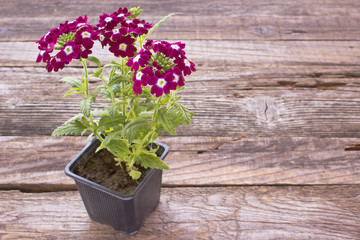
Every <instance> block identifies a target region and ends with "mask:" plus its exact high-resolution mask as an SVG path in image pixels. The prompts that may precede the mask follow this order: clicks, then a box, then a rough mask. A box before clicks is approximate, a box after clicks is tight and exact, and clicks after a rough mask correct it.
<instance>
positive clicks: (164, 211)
mask: <svg viewBox="0 0 360 240" xmlns="http://www.w3.org/2000/svg"><path fill="white" fill-rule="evenodd" d="M359 197H360V186H359V185H342V186H308V187H297V186H291V187H290V186H288V187H229V188H213V187H212V188H163V189H162V193H161V198H160V204H159V206H158V208H157V209H156V210H155V211H154V212H153V213H152V214H151V215H150V216H149V218H148V219H147V220H146V221H145V223H144V226H143V227H142V228H141V229H140V231H139V233H138V234H136V235H134V236H131V237H129V239H211V238H212V239H264V236H266V239H326V240H335V239H336V240H337V239H344V240H345V239H358V238H360V230H359V224H360V217H359V216H360V210H359V208H358V201H359ZM185 199H186V200H185ZM0 203H1V204H0V213H1V215H2V218H1V219H0V232H1V233H2V236H1V237H2V238H1V239H2V240H7V239H19V238H31V239H34V238H42V239H47V238H52V237H54V236H56V237H57V238H61V239H69V238H76V239H99V238H102V239H104V238H106V239H122V238H125V237H126V236H125V235H123V234H121V233H117V232H116V231H114V230H113V229H112V228H111V227H108V226H105V225H101V224H98V223H95V222H92V221H91V220H90V219H89V217H88V216H87V213H86V210H85V208H84V206H83V203H82V201H81V198H80V196H79V195H78V193H77V192H58V193H56V192H54V193H37V194H29V193H21V192H18V191H9V192H1V194H0ZM44 213H46V214H44Z"/></svg>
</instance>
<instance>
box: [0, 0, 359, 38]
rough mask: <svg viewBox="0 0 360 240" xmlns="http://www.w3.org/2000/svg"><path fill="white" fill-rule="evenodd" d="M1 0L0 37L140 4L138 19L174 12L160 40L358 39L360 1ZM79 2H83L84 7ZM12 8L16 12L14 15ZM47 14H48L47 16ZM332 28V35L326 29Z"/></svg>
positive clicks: (37, 33) (31, 34) (27, 34)
mask: <svg viewBox="0 0 360 240" xmlns="http://www.w3.org/2000/svg"><path fill="white" fill-rule="evenodd" d="M27 3H28V2H26V1H24V0H16V1H11V2H10V1H7V2H4V3H3V5H2V8H1V9H0V16H2V21H1V23H0V41H18V40H20V41H29V40H32V41H33V40H36V39H39V38H40V37H41V36H42V35H44V34H46V32H47V31H48V30H50V29H52V28H54V27H56V26H58V24H59V23H60V22H65V20H69V21H71V20H73V19H75V18H76V17H78V16H79V15H84V14H87V15H88V16H89V18H90V22H91V23H93V24H96V21H97V20H98V16H99V15H100V14H102V13H103V12H107V13H112V12H114V11H116V10H117V9H118V8H119V7H125V6H128V7H132V6H141V7H142V8H143V9H144V14H143V18H145V19H146V20H148V21H150V22H152V23H156V22H157V21H158V20H159V19H161V17H162V16H165V15H167V14H169V13H170V12H174V13H176V16H175V17H173V18H172V19H170V20H169V21H167V22H166V24H164V25H163V26H161V28H159V29H158V31H156V32H155V33H154V34H153V37H154V38H161V39H187V40H188V39H209V40H211V39H218V40H226V39H227V40H228V39H233V40H239V39H242V40H244V39H250V40H259V39H260V40H297V39H303V40H314V39H315V40H327V39H332V40H354V39H356V40H358V39H359V30H358V25H359V21H360V18H359V10H358V9H359V8H360V5H359V2H358V1H356V0H349V1H346V2H341V3H339V2H338V1H336V0H331V1H325V0H322V1H316V3H315V2H314V1H311V0H301V1H288V0H287V1H280V0H276V1H271V2H269V1H266V0H260V1H250V0H241V1H221V2H219V1H216V0H211V1H196V2H193V1H188V0H187V1H171V3H169V2H168V1H166V0H162V1H152V2H151V3H150V2H148V1H143V0H142V1H122V2H121V4H119V2H118V1H106V2H101V3H99V1H94V0H89V1H84V0H82V1H69V0H62V1H58V2H53V1H38V2H37V3H36V5H33V4H27ZM83 6H87V8H86V9H84V8H83ZM15 13H17V14H15ZM49 16H51V17H49ZM329 32H331V34H328V33H329Z"/></svg>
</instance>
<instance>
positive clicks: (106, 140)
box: [104, 131, 121, 145]
mask: <svg viewBox="0 0 360 240" xmlns="http://www.w3.org/2000/svg"><path fill="white" fill-rule="evenodd" d="M120 134H121V131H113V132H111V133H109V134H107V135H106V137H105V138H104V145H107V144H109V142H111V141H112V140H113V139H114V138H117V137H119V136H120Z"/></svg>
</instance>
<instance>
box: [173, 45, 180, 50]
mask: <svg viewBox="0 0 360 240" xmlns="http://www.w3.org/2000/svg"><path fill="white" fill-rule="evenodd" d="M171 48H173V49H175V50H179V48H180V47H179V46H178V45H171Z"/></svg>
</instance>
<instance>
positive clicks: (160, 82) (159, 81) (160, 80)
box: [156, 78, 166, 88]
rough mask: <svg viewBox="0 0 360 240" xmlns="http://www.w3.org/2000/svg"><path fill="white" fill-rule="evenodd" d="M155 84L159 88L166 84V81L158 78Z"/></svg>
mask: <svg viewBox="0 0 360 240" xmlns="http://www.w3.org/2000/svg"><path fill="white" fill-rule="evenodd" d="M156 85H157V86H158V87H160V88H163V87H164V86H165V85H166V81H165V79H163V78H159V79H158V81H157V83H156Z"/></svg>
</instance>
